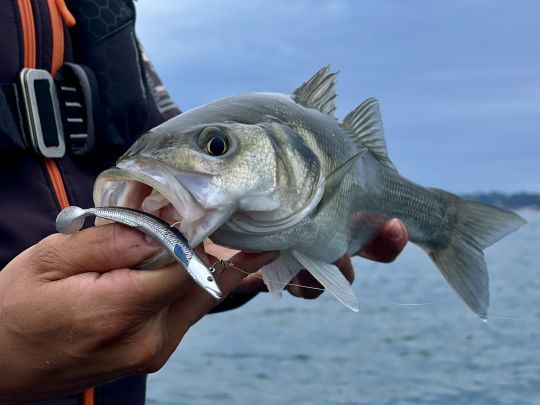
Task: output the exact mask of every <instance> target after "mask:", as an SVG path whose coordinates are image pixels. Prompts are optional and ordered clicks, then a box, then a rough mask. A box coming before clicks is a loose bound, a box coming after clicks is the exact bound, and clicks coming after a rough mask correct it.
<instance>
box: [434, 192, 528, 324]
mask: <svg viewBox="0 0 540 405" xmlns="http://www.w3.org/2000/svg"><path fill="white" fill-rule="evenodd" d="M435 191H436V192H438V193H444V194H446V195H449V197H450V200H451V201H452V208H451V210H452V211H453V212H454V214H455V218H456V219H455V224H454V227H453V229H452V230H451V231H450V235H449V237H448V240H447V243H445V244H443V245H441V246H437V247H435V248H434V249H432V250H430V251H429V256H430V257H431V259H432V260H433V261H434V262H435V264H436V265H437V267H438V268H439V270H440V271H441V273H442V274H443V276H444V278H445V279H446V281H448V283H449V284H450V286H451V287H452V288H453V289H454V291H456V293H457V294H458V295H459V296H460V297H461V298H462V299H463V301H465V303H466V304H467V305H468V306H469V308H471V309H472V310H473V311H474V312H475V313H476V314H477V315H478V316H480V317H481V318H485V317H486V316H487V308H488V306H489V276H488V273H487V269H486V263H485V261H484V252H483V249H484V248H486V247H488V246H491V245H492V244H494V243H495V242H497V241H498V240H499V239H501V238H503V237H504V236H506V235H508V234H509V233H512V232H514V231H516V230H517V229H519V228H520V227H521V226H523V225H524V224H525V223H526V221H525V220H524V219H523V218H521V217H520V216H519V215H517V214H515V213H513V212H510V211H506V210H503V209H500V208H495V207H491V206H488V205H484V204H480V203H476V202H473V201H468V200H464V199H462V198H460V197H457V196H455V195H452V194H449V193H447V192H445V191H443V190H435Z"/></svg>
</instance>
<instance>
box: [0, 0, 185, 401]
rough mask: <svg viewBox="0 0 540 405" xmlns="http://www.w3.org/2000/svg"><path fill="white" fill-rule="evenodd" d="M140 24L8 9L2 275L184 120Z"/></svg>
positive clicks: (111, 13) (122, 13) (31, 4)
mask: <svg viewBox="0 0 540 405" xmlns="http://www.w3.org/2000/svg"><path fill="white" fill-rule="evenodd" d="M134 22H135V9H134V5H133V3H132V1H131V0H73V1H67V2H66V3H64V1H63V0H5V1H3V2H2V5H1V6H0V27H2V35H0V269H1V268H3V267H4V266H5V265H6V264H7V263H8V262H9V261H10V260H11V259H12V258H13V257H15V256H16V255H18V254H19V253H20V252H22V251H23V250H25V249H26V248H28V247H29V246H31V245H33V244H35V243H37V242H38V241H39V240H41V239H42V238H44V237H45V236H47V235H49V234H51V233H54V232H56V231H55V226H54V220H55V218H56V215H57V214H58V212H59V210H60V209H61V208H63V207H64V206H66V205H69V204H72V205H79V206H81V207H90V206H92V205H93V202H92V188H93V183H94V179H95V177H96V176H97V174H99V172H101V171H102V170H104V169H105V168H108V167H110V166H112V165H114V161H115V159H116V158H117V157H118V155H119V154H120V153H122V152H123V151H124V150H125V149H127V148H128V147H129V146H130V145H131V144H132V143H133V142H134V140H135V139H137V138H138V137H139V136H140V135H141V134H142V133H144V132H145V131H147V130H148V129H150V128H152V127H154V126H155V125H158V124H160V123H161V122H163V121H165V120H166V119H168V118H171V117H172V116H174V115H176V114H178V113H179V110H178V108H177V107H176V105H175V104H174V103H173V102H172V101H171V100H170V98H169V96H168V94H167V92H166V90H165V89H164V88H163V86H162V85H161V83H160V81H159V79H158V77H157V75H156V74H155V72H154V70H153V68H152V66H151V65H150V63H149V61H148V60H147V58H146V57H145V56H144V54H143V52H142V50H141V48H140V46H139V44H138V42H137V39H136V37H135V33H134ZM55 97H56V99H55ZM29 110H31V111H29ZM38 126H39V127H40V128H38ZM62 145H63V147H62ZM145 387H146V376H144V375H142V376H133V377H129V378H124V379H121V380H118V381H115V382H113V383H110V384H105V385H103V386H100V387H96V388H91V389H89V390H87V391H86V392H85V393H80V394H76V395H72V396H70V397H68V398H62V399H59V400H58V401H50V402H49V401H45V402H40V403H61V404H82V403H84V404H88V405H89V404H93V403H95V404H100V403H115V404H124V403H125V404H143V403H144V401H145Z"/></svg>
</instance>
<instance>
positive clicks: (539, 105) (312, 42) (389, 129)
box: [137, 0, 540, 192]
mask: <svg viewBox="0 0 540 405" xmlns="http://www.w3.org/2000/svg"><path fill="white" fill-rule="evenodd" d="M137 5H138V13H139V16H138V25H137V29H138V33H139V37H140V40H141V42H142V43H143V45H144V47H145V49H146V51H147V53H148V55H149V56H150V58H151V59H152V61H153V62H154V65H155V66H156V68H157V70H158V72H159V73H160V75H161V77H162V79H163V80H164V83H165V85H166V86H167V87H168V88H169V90H170V92H171V94H172V95H173V97H174V99H175V100H176V101H177V103H178V104H179V106H180V107H181V108H182V109H184V110H186V109H190V108H193V107H196V106H197V105H200V104H204V103H206V102H209V101H211V100H214V99H216V98H220V97H224V96H227V95H232V94H238V93H243V92H250V91H276V92H283V93H290V92H292V91H293V90H294V89H295V88H296V87H297V86H298V85H299V84H301V83H302V82H303V81H305V80H306V79H308V78H309V77H310V76H311V74H313V73H314V72H315V71H317V70H318V69H319V68H320V67H322V66H324V65H327V64H329V65H331V67H332V69H335V70H339V71H340V72H341V73H340V75H339V83H338V111H337V115H338V117H340V118H343V117H344V116H345V115H346V114H347V113H348V112H349V111H350V110H352V109H353V108H354V107H356V105H357V104H359V103H360V102H361V101H363V100H364V99H365V98H367V97H371V96H375V97H377V98H378V99H379V100H380V102H381V111H382V114H383V121H384V125H385V132H386V138H387V142H388V147H389V153H390V157H391V159H392V160H393V161H394V163H395V164H396V166H397V167H398V169H399V170H400V171H401V173H402V174H403V175H405V176H406V177H408V178H410V179H411V180H414V181H417V182H419V183H421V184H424V185H431V186H437V187H442V188H446V189H448V190H451V191H454V192H469V191H489V190H502V191H521V190H526V191H536V192H540V24H538V16H539V15H540V2H537V1H532V0H531V1H512V2H511V1H496V0H475V1H471V0H454V1H437V0H429V1H428V0H423V1H420V0H407V1H404V0H367V1H359V0H358V1H355V0H333V1H330V0H328V1H323V0H318V1H316V0H295V1H293V0H288V1H286V0H273V1H269V0H267V1H263V0H235V1H227V0H213V1H211V0H198V1H187V0H183V1H179V0H139V1H138V3H137Z"/></svg>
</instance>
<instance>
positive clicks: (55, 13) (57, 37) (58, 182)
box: [18, 0, 94, 405]
mask: <svg viewBox="0 0 540 405" xmlns="http://www.w3.org/2000/svg"><path fill="white" fill-rule="evenodd" d="M47 2H48V5H49V13H50V16H51V26H52V42H53V52H52V62H51V73H52V75H53V76H54V75H55V74H56V71H57V70H58V68H59V67H60V66H61V65H62V63H63V62H64V25H63V23H65V24H66V25H67V26H68V27H73V26H74V25H75V18H73V15H72V14H71V13H70V12H69V10H68V8H67V7H66V3H65V2H64V0H47ZM18 5H19V10H20V14H21V22H22V31H23V42H24V58H23V63H24V67H28V68H35V67H36V29H35V26H34V13H33V11H32V4H31V2H30V0H18ZM43 161H44V163H45V167H46V168H47V172H48V173H49V177H50V179H51V182H52V184H53V188H54V192H55V195H56V198H57V200H58V203H59V204H60V207H61V208H65V207H67V206H68V205H69V200H68V197H67V193H66V188H65V187H64V181H63V180H62V175H61V174H60V170H59V169H58V165H57V164H56V162H55V161H54V160H53V159H44V160H43ZM83 401H84V405H94V388H88V389H87V390H85V391H84V397H83Z"/></svg>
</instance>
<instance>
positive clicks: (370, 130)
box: [341, 98, 397, 172]
mask: <svg viewBox="0 0 540 405" xmlns="http://www.w3.org/2000/svg"><path fill="white" fill-rule="evenodd" d="M341 125H342V127H343V128H344V129H345V132H347V133H348V134H349V136H350V138H351V140H352V141H353V142H354V144H355V145H356V146H357V147H358V148H359V149H362V148H368V149H369V151H370V152H371V153H372V154H373V155H374V156H375V157H376V158H377V160H379V161H380V162H381V163H382V164H383V165H385V166H386V167H388V168H389V169H392V170H394V171H396V172H397V169H396V168H395V166H394V164H393V163H392V162H391V161H390V158H389V157H388V151H387V150H386V141H385V140H384V131H383V125H382V119H381V113H380V111H379V102H378V101H377V100H376V99H374V98H368V99H367V100H366V101H364V102H363V103H362V104H360V105H359V106H358V107H356V109H355V110H354V111H352V112H351V113H349V115H347V116H346V117H345V119H344V120H343V124H341Z"/></svg>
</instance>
